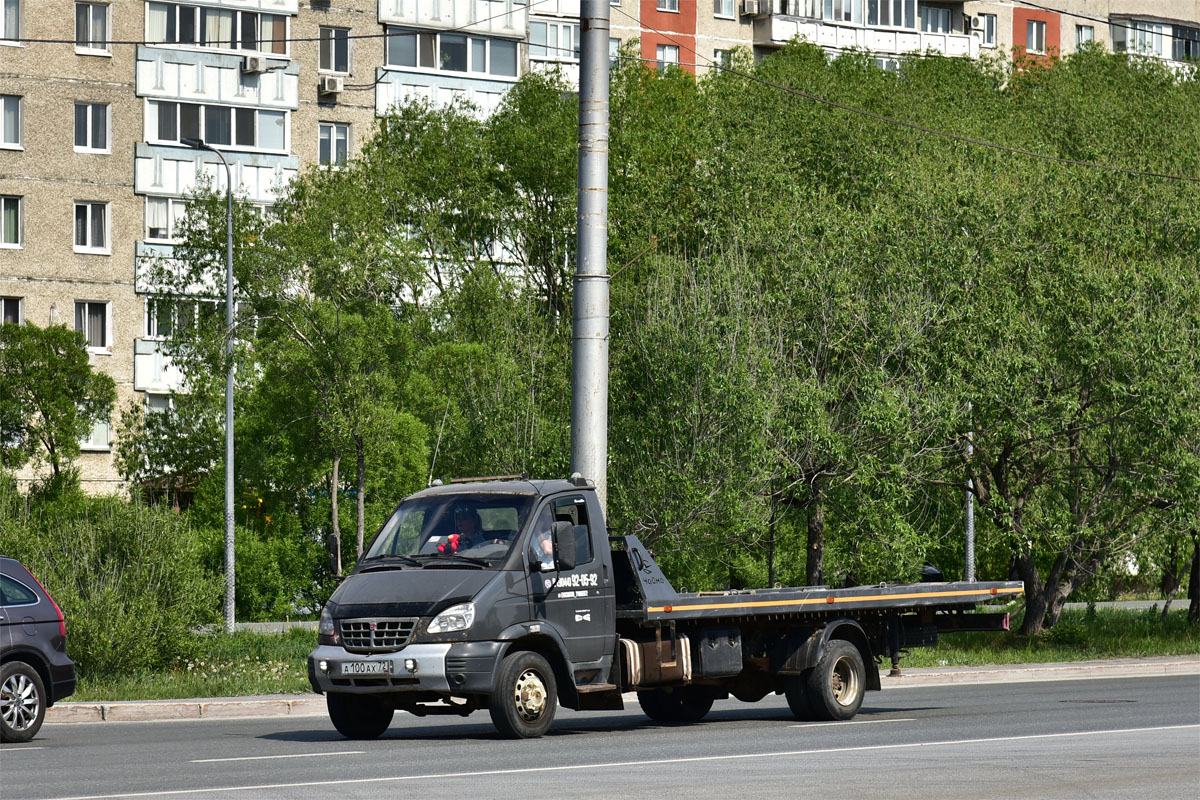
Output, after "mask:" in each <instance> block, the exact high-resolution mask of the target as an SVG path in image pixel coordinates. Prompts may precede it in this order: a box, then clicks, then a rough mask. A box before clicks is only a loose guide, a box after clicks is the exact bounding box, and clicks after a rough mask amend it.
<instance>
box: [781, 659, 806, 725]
mask: <svg viewBox="0 0 1200 800" xmlns="http://www.w3.org/2000/svg"><path fill="white" fill-rule="evenodd" d="M811 672H812V670H805V671H804V672H803V673H802V674H800V675H789V676H787V677H785V678H784V679H783V696H784V697H786V698H787V704H788V708H790V709H791V711H792V716H793V717H795V718H796V719H797V720H798V721H800V722H805V721H807V720H811V719H813V710H812V703H810V702H809V701H808V678H809V674H810V673H811Z"/></svg>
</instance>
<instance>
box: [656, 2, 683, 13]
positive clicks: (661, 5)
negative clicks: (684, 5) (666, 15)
mask: <svg viewBox="0 0 1200 800" xmlns="http://www.w3.org/2000/svg"><path fill="white" fill-rule="evenodd" d="M658 10H659V11H674V12H675V13H676V14H678V13H679V0H658Z"/></svg>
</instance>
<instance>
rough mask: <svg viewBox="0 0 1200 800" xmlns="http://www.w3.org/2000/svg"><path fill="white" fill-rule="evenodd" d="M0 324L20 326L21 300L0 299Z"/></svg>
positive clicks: (16, 298)
mask: <svg viewBox="0 0 1200 800" xmlns="http://www.w3.org/2000/svg"><path fill="white" fill-rule="evenodd" d="M0 313H2V314H3V316H2V317H0V322H3V323H5V324H8V323H12V324H13V325H20V324H21V321H22V315H21V298H19V297H0Z"/></svg>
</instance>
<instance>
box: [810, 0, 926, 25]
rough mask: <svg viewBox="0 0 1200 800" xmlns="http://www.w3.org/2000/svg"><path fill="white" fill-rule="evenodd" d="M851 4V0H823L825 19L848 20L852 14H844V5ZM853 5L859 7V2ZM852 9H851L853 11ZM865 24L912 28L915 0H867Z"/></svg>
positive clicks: (915, 17)
mask: <svg viewBox="0 0 1200 800" xmlns="http://www.w3.org/2000/svg"><path fill="white" fill-rule="evenodd" d="M835 4H836V5H840V6H841V8H842V12H841V14H840V15H839V14H837V13H836V12H837V10H838V9H837V8H835ZM849 5H851V0H825V18H826V19H844V20H850V19H851V18H852V16H853V13H851V16H850V17H847V16H846V11H845V7H846V6H849ZM854 6H856V7H859V8H861V3H854ZM853 11H854V9H853V8H852V9H851V12H853ZM867 24H868V25H879V26H882V27H890V28H912V29H914V30H915V29H916V27H917V0H867Z"/></svg>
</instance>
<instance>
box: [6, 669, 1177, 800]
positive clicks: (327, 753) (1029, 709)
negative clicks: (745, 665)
mask: <svg viewBox="0 0 1200 800" xmlns="http://www.w3.org/2000/svg"><path fill="white" fill-rule="evenodd" d="M1198 791H1200V676H1196V675H1186V676H1168V677H1155V678H1121V679H1102V680H1082V681H1059V682H1046V683H1024V684H983V685H962V686H940V687H929V686H920V687H912V688H897V689H888V690H886V691H884V692H881V693H871V694H869V695H868V697H867V703H866V704H865V705H864V707H863V711H862V712H861V713H860V714H859V716H858V717H856V718H855V720H853V721H851V722H842V723H825V724H814V723H797V722H795V721H794V720H792V719H791V718H790V716H789V714H788V711H787V707H786V705H785V704H784V703H783V702H782V700H781V699H780V698H772V699H768V700H765V701H763V702H761V703H757V704H754V705H747V704H743V703H738V702H736V701H726V702H722V703H718V704H717V706H716V707H715V708H714V710H713V712H712V713H711V714H710V715H709V717H708V718H707V719H706V720H705V721H704V722H702V723H699V724H696V725H690V726H682V727H672V726H663V725H658V724H654V723H651V722H650V721H649V720H647V719H646V717H644V716H643V715H642V714H641V713H640V711H639V710H638V709H637V708H636V707H634V708H627V709H626V710H625V711H623V712H589V713H576V712H570V711H565V712H561V714H560V716H559V719H558V720H557V721H556V723H555V725H554V728H553V729H552V731H551V733H550V735H549V736H547V737H545V738H544V739H540V740H536V741H523V742H510V741H503V740H500V739H498V738H497V737H496V735H495V734H494V732H493V730H492V728H491V725H490V722H489V720H488V718H487V715H486V714H475V715H474V716H472V717H469V718H467V719H465V720H464V719H459V718H432V719H417V718H415V717H410V716H407V715H401V714H398V715H397V717H396V719H395V721H394V722H393V724H392V728H391V729H390V730H389V731H388V733H387V734H386V735H385V737H384V738H382V739H380V740H377V741H371V742H354V741H347V740H344V739H342V738H340V737H339V736H338V734H337V733H336V732H335V731H334V730H333V729H332V727H331V725H330V724H329V721H328V720H327V719H326V718H324V717H323V716H307V717H303V716H302V717H283V718H269V719H227V720H222V719H209V720H186V721H172V722H168V721H155V722H103V723H72V724H48V725H46V726H45V727H44V728H43V729H42V733H41V735H40V736H39V738H38V739H37V740H35V741H34V742H32V743H30V744H28V745H13V746H10V745H6V746H4V747H3V748H2V749H0V797H3V798H4V800H21V799H23V798H57V799H58V800H62V799H63V798H84V797H86V798H100V797H105V798H108V797H171V798H183V799H184V800H202V799H203V800H207V799H208V798H214V799H216V798H270V799H271V800H276V799H278V800H284V799H285V798H286V799H291V798H302V799H304V800H307V799H308V798H320V799H321V800H329V799H330V798H338V800H343V799H344V798H372V799H374V798H380V797H389V798H392V797H421V798H432V797H453V798H463V797H473V798H480V800H483V798H514V799H515V798H521V800H529V799H531V798H554V799H555V800H562V798H571V799H572V800H574V799H575V798H590V797H605V798H614V797H653V798H658V797H679V798H725V797H734V798H738V800H743V798H759V797H764V798H765V797H770V798H783V797H788V798H790V797H803V796H815V797H820V798H836V797H854V798H874V797H881V798H889V800H891V799H892V798H920V800H936V799H937V798H972V800H974V798H993V797H994V798H1005V799H1006V800H1011V799H1012V798H1039V799H1050V800H1053V799H1054V798H1063V799H1064V800H1068V799H1069V800H1077V799H1078V798H1154V800H1163V799H1164V798H1192V797H1195V796H1196V795H1197V792H1198Z"/></svg>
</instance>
